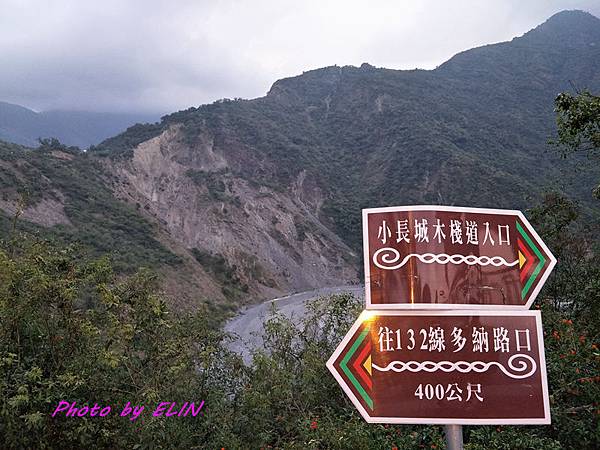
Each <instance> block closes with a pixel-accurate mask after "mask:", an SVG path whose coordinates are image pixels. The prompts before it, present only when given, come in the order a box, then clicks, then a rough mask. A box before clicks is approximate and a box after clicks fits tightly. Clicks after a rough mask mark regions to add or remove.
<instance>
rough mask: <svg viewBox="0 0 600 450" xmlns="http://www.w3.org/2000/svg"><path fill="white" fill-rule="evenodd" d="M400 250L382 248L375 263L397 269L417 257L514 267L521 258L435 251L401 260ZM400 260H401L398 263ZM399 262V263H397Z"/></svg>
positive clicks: (430, 261) (383, 267)
mask: <svg viewBox="0 0 600 450" xmlns="http://www.w3.org/2000/svg"><path fill="white" fill-rule="evenodd" d="M400 256H401V255H400V252H399V251H398V250H396V249H395V248H392V247H384V248H380V249H379V250H377V251H376V252H375V254H374V255H373V264H375V265H376V266H377V267H379V268H380V269H385V270H395V269H399V268H400V267H402V266H404V265H405V264H406V263H407V262H408V260H409V259H410V258H413V257H414V258H417V259H418V260H419V261H421V262H423V263H425V264H433V263H438V264H448V263H452V264H467V265H469V266H474V265H480V266H489V265H492V266H494V267H500V266H506V267H512V266H516V265H517V264H519V260H518V259H517V260H516V261H513V262H508V261H506V260H505V259H504V258H502V257H501V256H492V257H489V256H475V255H447V254H446V253H440V254H438V255H436V254H433V253H423V254H417V253H410V254H408V255H406V256H405V257H404V259H402V261H400ZM398 261H400V262H399V263H398ZM396 263H398V264H396Z"/></svg>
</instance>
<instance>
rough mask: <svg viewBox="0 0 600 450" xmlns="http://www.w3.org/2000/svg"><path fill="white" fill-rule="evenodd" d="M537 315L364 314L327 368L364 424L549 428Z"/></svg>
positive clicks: (525, 312)
mask: <svg viewBox="0 0 600 450" xmlns="http://www.w3.org/2000/svg"><path fill="white" fill-rule="evenodd" d="M545 364H546V363H545V358H544V346H543V333H542V327H541V315H540V312H539V311H519V310H508V311H502V312H500V311H389V310H381V311H368V310H367V311H364V312H363V313H362V314H361V316H360V317H359V318H358V320H357V321H356V323H355V324H354V325H353V326H352V328H351V329H350V331H349V332H348V334H347V335H346V336H345V337H344V339H343V341H342V342H341V343H340V345H339V346H338V347H337V349H336V350H335V352H334V353H333V355H332V356H331V358H330V359H329V361H328V362H327V367H328V368H329V370H330V371H331V372H332V374H333V375H334V377H335V378H336V379H337V381H338V382H339V384H340V385H341V386H342V388H343V389H344V391H345V392H346V394H347V395H348V396H349V397H350V399H351V400H352V402H353V403H354V405H355V406H356V408H357V409H358V410H359V411H360V413H361V414H362V416H363V417H364V418H365V419H366V420H367V421H368V422H376V423H431V424H548V423H550V411H549V401H548V386H547V381H546V366H545Z"/></svg>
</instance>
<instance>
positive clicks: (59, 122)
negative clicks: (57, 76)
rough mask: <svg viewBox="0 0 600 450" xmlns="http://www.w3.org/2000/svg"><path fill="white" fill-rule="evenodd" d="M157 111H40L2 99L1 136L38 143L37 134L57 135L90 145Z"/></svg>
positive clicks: (68, 141)
mask: <svg viewBox="0 0 600 450" xmlns="http://www.w3.org/2000/svg"><path fill="white" fill-rule="evenodd" d="M156 120H158V116H157V115H150V114H118V113H94V112H85V111H44V112H41V113H37V112H35V111H32V110H30V109H27V108H24V107H22V106H19V105H13V104H11V103H5V102H0V140H4V141H8V142H14V143H17V144H22V145H27V146H37V145H38V138H51V137H54V138H57V139H59V140H60V141H61V142H63V143H65V144H67V145H75V146H78V147H80V148H87V147H89V146H90V145H94V144H97V143H99V142H101V141H102V140H104V139H106V138H108V137H110V136H114V135H115V134H117V133H120V132H122V131H124V130H125V129H127V128H128V127H130V126H131V125H133V124H135V123H138V122H154V121H156Z"/></svg>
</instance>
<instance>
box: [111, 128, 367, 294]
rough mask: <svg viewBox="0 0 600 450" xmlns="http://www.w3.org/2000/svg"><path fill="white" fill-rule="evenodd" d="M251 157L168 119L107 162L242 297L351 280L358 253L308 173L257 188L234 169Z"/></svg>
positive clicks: (126, 190)
mask: <svg viewBox="0 0 600 450" xmlns="http://www.w3.org/2000/svg"><path fill="white" fill-rule="evenodd" d="M251 158H252V156H251V155H248V154H245V153H244V151H241V150H240V149H238V148H235V146H231V147H229V148H225V149H222V148H217V147H216V146H215V144H214V138H213V136H211V135H210V132H208V131H206V132H201V133H199V135H198V137H197V138H196V139H195V140H194V142H193V143H192V144H191V143H189V142H188V141H186V139H185V135H184V134H183V133H182V130H181V127H180V126H178V125H174V126H171V127H170V128H168V129H167V130H165V131H164V132H163V133H162V134H161V135H159V136H157V137H155V138H153V139H150V140H148V141H145V142H142V143H141V144H139V145H138V146H137V147H136V148H135V149H134V153H133V158H131V159H127V160H119V161H112V162H111V163H110V164H111V165H112V168H111V169H112V172H113V173H114V174H115V175H116V179H117V181H116V182H115V184H114V189H115V193H116V194H117V196H118V197H120V198H123V199H126V200H127V201H130V202H135V203H137V204H139V210H140V211H142V212H144V213H145V214H146V215H148V216H150V217H153V218H154V219H155V220H157V221H158V222H159V223H160V224H161V226H162V228H163V229H164V230H166V232H167V233H168V236H166V239H168V240H172V241H174V242H175V243H176V244H178V245H180V246H181V248H184V249H186V250H187V251H188V253H189V254H190V255H192V256H194V257H195V258H194V259H195V261H196V262H197V263H198V264H199V265H200V266H202V270H203V271H204V272H205V273H208V274H210V275H211V276H212V277H213V278H216V279H217V280H218V281H220V282H224V283H225V284H226V285H227V283H230V284H232V286H233V288H235V289H238V290H240V289H241V290H242V291H243V292H244V293H247V295H245V296H244V297H247V298H249V299H254V300H258V299H261V298H269V297H273V296H277V295H281V294H282V293H288V292H293V291H300V290H305V289H311V288H317V287H324V286H332V285H339V284H348V283H354V282H357V281H358V272H357V270H356V268H357V266H358V264H357V255H356V254H355V253H353V252H352V251H351V250H350V248H348V247H347V246H346V245H345V244H344V243H343V242H342V241H341V240H340V239H339V238H338V237H337V236H336V235H335V234H334V233H332V232H331V231H330V230H329V229H328V228H327V227H325V226H324V225H323V224H322V223H321V222H320V221H319V219H318V215H319V210H320V208H321V205H322V203H323V194H322V192H321V191H320V189H319V188H318V187H317V186H316V184H315V183H314V182H313V180H312V179H311V177H310V175H309V174H307V173H306V172H304V171H303V172H300V173H299V174H298V175H297V177H296V178H295V180H294V181H293V183H292V184H291V185H289V186H280V187H276V189H275V188H269V187H265V186H260V185H258V184H256V183H253V182H252V180H247V179H244V178H242V177H240V176H238V175H237V174H238V173H239V167H240V165H241V164H246V163H247V161H248V160H249V159H251ZM252 163H253V164H256V163H257V162H256V161H252ZM171 247H172V245H171ZM223 277H225V278H229V279H232V280H233V282H232V281H231V280H227V279H224V278H223ZM223 292H224V293H225V295H227V294H228V292H227V291H225V290H224V291H223Z"/></svg>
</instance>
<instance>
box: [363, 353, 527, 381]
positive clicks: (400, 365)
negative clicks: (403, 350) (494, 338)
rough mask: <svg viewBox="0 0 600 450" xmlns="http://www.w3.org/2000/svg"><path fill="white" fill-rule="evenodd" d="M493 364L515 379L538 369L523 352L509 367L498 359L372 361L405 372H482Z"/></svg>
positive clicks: (388, 369)
mask: <svg viewBox="0 0 600 450" xmlns="http://www.w3.org/2000/svg"><path fill="white" fill-rule="evenodd" d="M492 366H497V367H499V368H500V370H501V371H502V372H504V374H505V375H506V376H508V377H510V378H514V379H521V378H527V377H530V376H531V375H533V374H534V373H535V371H536V370H537V364H536V362H535V360H534V359H533V358H532V357H531V356H529V355H524V354H522V353H518V354H516V355H513V356H511V357H510V358H509V360H508V367H504V366H503V365H502V364H500V363H499V362H497V361H490V362H483V361H473V362H468V361H456V362H452V361H439V362H434V361H423V362H419V361H407V362H403V361H392V362H390V363H389V364H388V365H387V366H386V367H379V366H378V365H377V364H374V363H372V367H373V368H374V369H376V370H379V371H380V372H388V371H390V370H392V371H394V372H404V371H405V370H407V371H409V372H421V371H423V372H436V371H438V370H441V371H442V372H454V371H456V372H461V373H468V372H476V373H482V372H487V371H488V370H489V368H490V367H492Z"/></svg>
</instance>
